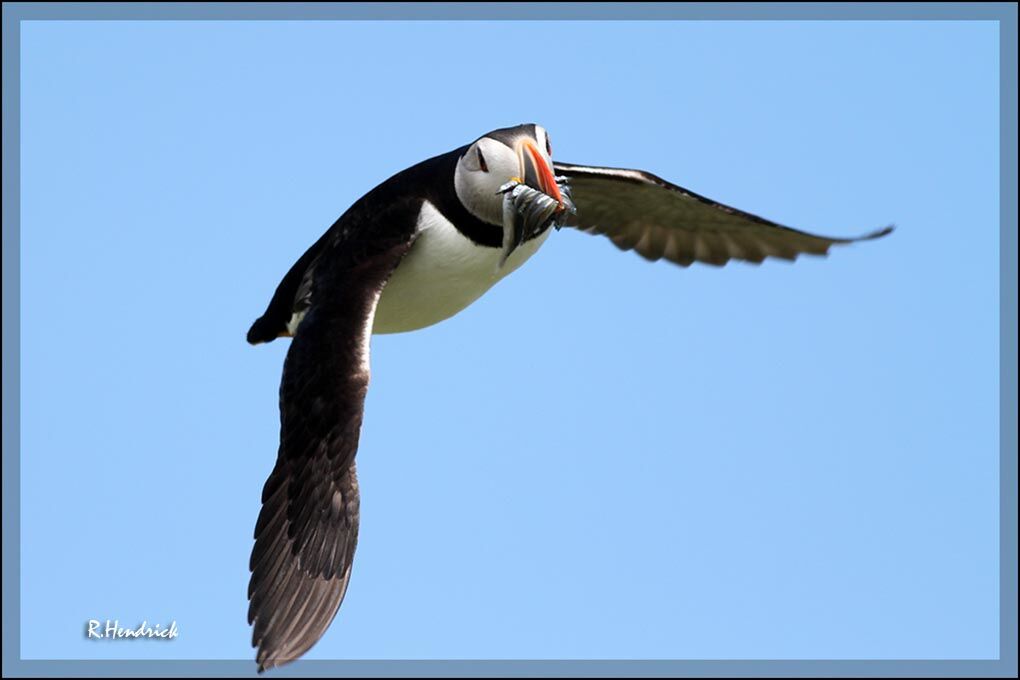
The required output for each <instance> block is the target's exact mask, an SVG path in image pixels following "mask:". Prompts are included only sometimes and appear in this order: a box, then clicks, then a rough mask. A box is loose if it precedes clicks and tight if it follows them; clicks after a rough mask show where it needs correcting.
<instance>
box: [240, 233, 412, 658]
mask: <svg viewBox="0 0 1020 680" xmlns="http://www.w3.org/2000/svg"><path fill="white" fill-rule="evenodd" d="M404 220H405V221H404V223H407V216H404ZM411 224H412V225H413V220H411ZM363 226H366V225H358V224H357V223H348V224H346V225H344V226H343V228H341V229H338V230H336V231H335V235H334V236H333V237H331V238H330V239H329V241H328V243H327V244H325V245H324V250H323V252H322V253H320V255H319V259H318V264H317V265H316V267H315V276H314V278H313V280H312V284H311V288H312V290H311V292H310V296H309V300H310V306H309V307H308V310H307V312H306V313H305V316H304V318H303V320H302V321H301V322H300V325H299V326H298V328H297V332H296V334H295V336H294V339H293V341H292V342H291V346H290V349H289V350H288V352H287V358H286V360H285V362H284V367H283V380H282V383H281V385H280V449H279V453H278V455H277V461H276V466H275V468H274V469H273V472H272V474H270V476H269V479H268V481H267V482H266V485H265V487H264V488H263V490H262V511H261V513H260V514H259V518H258V522H257V524H256V527H255V547H254V549H253V550H252V554H251V563H250V568H251V572H252V575H251V582H250V584H249V586H248V598H249V600H250V606H249V609H248V622H249V623H251V624H253V626H254V629H253V632H252V645H253V646H255V647H257V648H258V652H257V654H256V660H257V661H258V664H259V669H260V670H263V669H266V668H271V667H273V666H278V665H280V664H282V663H286V662H288V661H292V660H294V659H296V658H297V657H299V656H300V655H301V654H303V653H304V652H305V651H307V650H308V649H309V648H310V647H311V646H312V645H313V644H315V642H316V641H317V640H318V639H319V638H320V637H321V636H322V634H323V633H324V632H325V630H326V628H327V627H328V626H329V624H330V622H331V621H332V620H333V617H334V616H335V615H336V612H337V610H338V608H339V607H340V602H341V601H342V600H343V597H344V592H345V591H346V590H347V583H348V581H349V579H350V576H351V561H352V559H353V557H354V548H355V546H356V544H357V539H358V506H359V496H358V482H357V478H356V475H355V468H354V455H355V453H356V452H357V448H358V437H359V434H360V430H361V419H362V409H363V407H364V402H365V393H366V391H367V389H368V378H369V360H368V352H369V347H368V342H369V336H370V335H371V324H372V319H373V317H374V314H375V307H376V304H377V303H378V300H379V296H380V294H381V292H382V289H383V286H384V285H385V283H386V280H387V279H388V278H389V276H390V274H391V273H392V271H393V269H394V267H395V266H396V265H397V264H398V263H399V261H400V258H401V257H402V256H403V255H404V253H406V251H407V249H408V248H409V247H410V244H411V242H412V241H413V231H410V232H408V231H403V232H401V233H396V232H394V233H393V234H389V235H383V234H381V233H379V232H378V231H377V230H373V229H363V228H360V227H363ZM357 235H361V236H362V237H361V238H355V236H357Z"/></svg>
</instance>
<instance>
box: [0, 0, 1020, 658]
mask: <svg viewBox="0 0 1020 680" xmlns="http://www.w3.org/2000/svg"><path fill="white" fill-rule="evenodd" d="M127 19H134V20H157V21H158V20H167V19H175V20H217V19H233V20H238V19H243V20H280V19H290V20H295V19H298V20H317V19H319V20H322V19H333V20H348V21H350V20H369V19H374V20H382V19H405V20H406V19H417V20H430V19H431V20H438V19H442V20H471V19H475V20H477V19H489V20H492V19H540V20H561V19H586V20H677V19H683V20H688V21H691V20H733V19H743V20H775V19H784V20H790V19H794V20H796V19H800V20H811V19H816V20H821V19H828V20H845V19H853V20H886V21H888V20H957V21H959V20H985V21H998V22H999V50H1000V52H999V77H1000V88H999V96H1000V103H999V106H1000V111H999V114H1000V115H999V125H1000V137H999V140H1000V146H1001V155H1000V175H999V176H1000V201H1001V205H1000V223H999V228H1000V237H999V238H1000V242H999V245H1000V277H1001V278H1000V282H999V295H1000V299H999V303H1000V319H999V323H1000V345H999V347H1000V349H999V351H1000V369H999V370H1000V374H1001V379H1000V401H999V408H1000V428H1001V431H1000V468H999V480H1000V481H999V483H1000V495H999V499H1000V524H999V528H1000V537H999V538H1000V541H999V551H1000V558H999V559H1000V564H999V578H1000V585H999V596H1000V609H999V616H1000V621H999V636H1000V640H999V654H1000V657H999V659H998V660H993V661H936V660H931V661H929V660H893V661H877V660H876V661H842V660H826V661H795V660H748V661H722V660H720V661H713V660H676V661H642V660H633V661H584V660H569V661H568V660H564V661H505V660H503V661H501V660H489V661H424V660H422V661H413V660H408V661H311V660H309V661H302V662H301V663H298V664H293V665H291V666H287V667H284V668H280V669H276V670H274V671H273V674H274V675H277V676H279V677H303V676H312V677H326V676H329V677H393V676H416V677H476V676H490V677H491V676H502V677H521V676H553V677H620V676H644V677H674V676H677V675H685V676H698V677H727V676H742V677H748V676H758V677H811V676H832V677H884V676H901V677H903V676H913V677H917V676H923V677H961V676H969V677H1016V675H1017V190H1016V187H1017V5H1016V4H1015V3H876V4H857V3H832V4H827V3H803V4H802V3H762V4H755V3H728V4H716V3H687V4H678V3H627V4H617V3H605V4H596V3H541V4H539V3H520V2H516V3H489V4H479V3H243V4H242V3H131V4H128V3H4V5H3V34H2V37H3V194H2V198H3V259H2V263H3V276H2V278H3V316H2V320H3V362H2V368H3V392H2V396H3V468H2V470H3V501H2V509H3V566H4V569H3V590H2V594H3V623H4V626H3V675H4V676H5V677H12V676H19V677H53V676H64V677H67V676H86V677H89V676H98V677H135V676H148V677H174V676H187V677H203V676H229V677H235V676H252V675H254V673H255V664H254V662H252V661H250V660H247V661H158V660H154V661H91V660H89V661H84V660H83V661H36V660H32V661H25V660H22V659H21V658H20V652H21V635H20V612H21V592H20V583H21V578H20V576H21V573H20V546H21V530H20V529H21V515H20V510H21V503H20V500H21V499H20V479H21V461H20V441H21V436H20V435H21V433H20V415H21V411H20V393H21V375H20V371H21V344H20V342H21V335H20V320H21V316H20V302H21V286H20V283H21V276H20V259H21V231H20V226H21V225H20V214H21V204H20V192H21V180H20V174H19V172H20V158H21V148H20V147H21V121H20V93H21V87H20V85H21V80H20V71H21V22H22V21H26V20H41V21H45V20H127Z"/></svg>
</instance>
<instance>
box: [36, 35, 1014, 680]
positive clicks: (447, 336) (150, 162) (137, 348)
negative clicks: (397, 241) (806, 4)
mask: <svg viewBox="0 0 1020 680" xmlns="http://www.w3.org/2000/svg"><path fill="white" fill-rule="evenodd" d="M997 55H998V32H997V27H996V25H995V24H994V23H990V22H966V23H965V22H946V21H941V22H929V23H923V22H889V23H881V22H842V23H824V22H796V23H789V22H775V21H771V22H691V23H685V22H660V23H654V22H588V23H585V22H576V23H574V22H549V23H541V22H520V23H512V22H499V23H486V22H463V23H445V22H420V23H414V22H398V21H393V22H378V23H377V22H361V23H342V22H320V23H314V22H290V23H276V22H250V23H242V22H237V23H231V22H208V23H200V22H162V23H156V22H153V23H135V22H116V23H107V22H68V23H58V22H47V23H38V22H29V23H27V24H24V25H23V28H22V110H21V111H22V166H21V167H22V213H21V217H22V224H21V229H22V237H21V238H22V240H21V247H22V253H21V264H22V273H21V276H22V289H21V303H22V308H21V309H22V328H21V340H22V345H21V348H22V404H21V408H22V480H21V488H22V494H23V495H22V498H23V505H22V520H21V521H22V541H23V545H22V554H21V567H22V572H21V579H22V629H21V636H22V653H23V655H24V656H25V657H27V658H175V659H177V658H180V659H210V658H215V659H220V658H223V659H248V658H251V654H252V652H251V650H250V647H249V636H250V631H249V628H248V626H247V625H246V622H245V614H246V609H247V602H246V598H245V595H246V587H247V580H248V572H247V564H248V555H249V551H250V549H251V545H252V539H251V534H252V529H253V527H254V523H255V518H256V515H257V513H258V509H259V494H260V491H261V487H262V484H263V482H264V480H265V477H266V476H267V474H268V473H269V471H270V469H271V467H272V465H273V461H274V458H275V455H276V446H277V434H278V432H277V428H278V415H277V389H278V383H279V377H280V369H281V366H282V361H283V357H284V354H285V352H286V349H287V345H286V342H277V343H273V344H272V345H268V346H262V347H257V348H252V347H249V346H247V345H246V344H245V343H244V333H245V331H246V330H247V328H248V325H249V324H250V322H251V321H252V320H253V319H254V318H255V317H256V316H258V315H259V314H261V312H262V310H263V309H264V307H265V304H266V303H267V302H268V299H269V297H270V295H271V294H272V292H273V290H274V288H275V286H276V284H277V282H278V280H279V278H280V277H281V276H282V275H283V274H284V273H285V272H286V270H287V269H288V268H289V267H290V265H291V264H292V262H293V261H294V260H295V259H296V258H297V257H298V256H299V255H300V254H301V253H302V252H303V251H304V249H305V248H306V247H307V246H308V245H309V244H311V243H312V242H313V241H314V240H315V239H316V238H317V237H318V236H319V235H320V234H321V233H322V232H323V231H324V230H325V229H326V228H327V227H328V226H329V225H330V224H331V223H332V221H333V220H334V219H335V218H336V217H337V216H338V215H339V214H340V213H341V212H343V210H345V209H346V208H347V206H348V205H349V204H350V203H351V202H353V201H354V200H355V199H357V198H358V197H359V196H360V195H361V194H363V193H364V192H365V191H367V190H369V189H371V188H372V187H373V186H375V185H376V184H377V183H379V182H380V181H382V180H383V179H385V178H386V177H388V176H389V175H391V174H392V173H394V172H396V171H398V170H401V169H403V168H405V167H407V166H408V165H411V164H413V163H415V162H417V161H419V160H422V159H424V158H426V157H429V156H432V155H435V154H437V153H441V152H444V151H447V150H449V149H451V148H454V147H457V146H459V145H461V144H463V143H466V142H468V141H471V140H473V139H474V138H475V137H477V136H478V135H480V134H482V133H484V132H486V131H487V130H490V129H493V128H497V127H502V126H506V125H513V124H517V123H521V122H531V121H534V122H538V123H541V124H542V125H544V126H545V127H547V128H548V130H549V131H550V135H551V137H552V142H553V149H554V153H555V157H556V158H557V159H559V160H564V161H569V162H577V163H591V164H602V165H612V166H623V167H635V168H642V169H646V170H649V171H651V172H654V173H656V174H659V175H661V176H663V177H666V178H668V179H671V180H673V181H675V182H677V183H678V184H681V185H683V186H686V187H689V188H691V189H693V190H694V191H697V192H699V193H703V194H706V195H708V196H711V197H713V198H716V199H717V200H721V201H724V202H727V203H730V204H732V205H735V206H737V207H740V208H742V209H745V210H748V211H751V212H755V213H758V214H761V215H763V216H766V217H769V218H772V219H775V220H777V221H780V222H783V223H786V224H790V225H792V226H796V227H800V228H804V229H807V230H811V231H816V232H819V233H823V234H831V235H851V234H856V233H860V232H864V231H867V230H870V229H873V228H877V227H880V226H883V225H885V224H888V223H890V222H892V223H895V224H896V225H897V231H896V232H895V233H894V234H893V235H892V236H890V237H889V238H887V239H885V240H882V241H879V242H874V243H867V244H862V245H858V246H853V247H849V248H844V249H837V250H835V251H834V252H833V254H832V255H831V256H830V257H829V258H828V259H811V258H805V259H803V260H802V261H800V262H797V263H796V264H793V265H790V264H787V263H782V262H769V263H765V264H764V265H762V266H760V267H753V266H749V265H741V264H730V265H729V266H727V267H725V268H723V269H715V268H711V267H706V266H694V267H691V268H689V269H681V268H678V267H675V266H672V265H669V264H666V263H659V264H656V265H652V264H649V263H647V262H645V261H644V260H642V259H641V258H639V257H638V256H636V255H634V254H630V253H622V252H619V251H617V250H616V249H615V248H614V247H613V246H612V245H611V244H610V243H609V242H608V241H606V240H604V239H601V238H595V237H592V236H588V235H585V234H581V233H576V232H571V231H570V230H564V231H562V232H559V233H556V234H554V235H553V238H550V239H549V241H548V242H547V244H546V246H545V247H544V248H543V249H542V251H540V252H539V253H538V255H537V256H536V257H534V258H533V259H532V260H531V261H530V262H529V263H528V264H527V265H526V266H524V267H523V268H522V269H521V270H520V271H519V272H517V273H516V274H515V275H514V276H512V277H510V278H509V279H507V280H506V281H504V282H502V283H500V284H499V285H498V286H497V287H496V288H494V289H493V290H492V291H491V292H490V293H489V294H488V295H486V296H485V297H483V298H482V299H481V300H480V301H479V302H478V303H476V304H475V305H474V306H472V307H470V308H468V309H467V310H466V311H465V312H463V313H461V314H460V315H458V316H457V317H454V318H453V319H451V320H449V321H447V322H444V323H442V324H439V325H437V326H434V327H431V328H429V329H426V330H423V331H419V332H416V333H410V334H403V335H391V336H378V337H376V338H375V339H374V340H373V344H372V353H373V355H372V362H373V382H372V386H371V389H370V393H369V397H368V401H367V412H366V418H365V424H364V430H363V434H362V439H361V448H360V453H359V456H358V466H359V474H360V479H361V488H362V527H361V536H360V542H359V547H358V553H357V558H356V561H355V567H354V575H353V578H352V582H351V587H350V590H349V592H348V595H347V599H346V601H345V603H344V605H343V607H342V609H341V611H340V614H339V616H338V617H337V619H336V620H335V621H334V623H333V625H332V627H331V629H330V630H329V631H328V632H327V634H326V635H325V637H324V638H323V639H322V641H321V642H320V643H319V644H318V645H317V646H316V647H315V648H313V650H312V651H311V652H310V653H309V654H308V655H307V658H324V659H329V658H356V659H376V658H380V659H382V658H385V659H399V658H506V659H527V658H695V659H707V658H724V659H741V658H846V659H867V658H880V659H892V658H994V657H995V656H997V653H998V623H997V622H998V538H997V537H998V511H997V507H998V434H997V433H998V406H997V404H998V401H997V395H998V263H999V255H998V186H999V183H998V163H999V158H998V61H997V59H998V57H997ZM90 618H99V619H107V618H116V619H119V620H120V621H121V622H122V623H125V624H133V625H137V623H139V622H140V621H141V620H142V619H147V620H148V621H150V622H168V621H170V620H171V619H174V620H176V621H177V623H178V626H179V629H180V637H179V638H178V639H176V640H174V641H173V642H169V643H168V642H150V641H146V642H131V643H124V642H118V643H110V642H104V643H96V642H89V641H86V640H85V639H84V636H83V634H82V633H83V630H84V623H85V621H86V620H88V619H90ZM253 669H254V664H253Z"/></svg>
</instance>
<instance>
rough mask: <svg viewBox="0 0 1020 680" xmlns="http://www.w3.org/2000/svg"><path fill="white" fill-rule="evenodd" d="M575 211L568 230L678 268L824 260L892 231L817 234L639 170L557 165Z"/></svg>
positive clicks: (889, 229) (566, 164) (558, 172)
mask: <svg viewBox="0 0 1020 680" xmlns="http://www.w3.org/2000/svg"><path fill="white" fill-rule="evenodd" d="M555 168H556V173H557V174H559V175H564V176H566V177H567V180H568V182H569V186H570V192H571V195H572V196H573V199H574V203H575V204H576V205H577V215H576V216H575V217H574V218H573V222H572V223H571V222H568V224H569V226H576V227H577V228H579V229H581V230H582V231H586V232H589V233H592V234H605V235H606V236H608V237H609V238H610V240H612V242H613V243H614V244H616V246H617V247H618V248H620V249H621V250H634V251H636V252H637V253H638V254H639V255H641V256H642V257H644V258H646V259H648V260H658V259H661V258H665V259H667V260H669V261H670V262H675V263H676V264H679V265H682V266H685V267H686V266H688V265H690V264H691V263H693V262H695V261H697V262H704V263H707V264H712V265H717V266H721V265H724V264H726V263H727V262H728V261H729V260H731V259H733V260H744V261H747V262H754V263H759V262H761V261H762V260H764V259H765V258H766V257H777V258H781V259H784V260H794V259H796V258H797V256H798V255H800V254H802V253H810V254H812V255H825V254H827V253H828V251H829V248H830V247H831V246H833V245H838V244H844V243H853V242H855V241H864V240H868V239H874V238H878V237H880V236H885V235H886V234H888V233H889V232H890V231H892V227H886V228H885V229H880V230H878V231H875V232H872V233H870V234H866V235H864V236H860V237H856V238H832V237H828V236H816V235H814V234H808V233H806V232H803V231H798V230H796V229H791V228H790V227H784V226H782V225H780V224H776V223H775V222H770V221H769V220H766V219H763V218H761V217H758V216H757V215H752V214H750V213H746V212H743V211H741V210H737V209H736V208H731V207H729V206H727V205H723V204H722V203H716V202H715V201H713V200H711V199H708V198H705V197H704V196H699V195H698V194H696V193H694V192H693V191H688V190H687V189H684V188H683V187H679V186H677V185H675V184H672V183H670V182H667V181H666V180H664V179H662V178H660V177H656V176H655V175H653V174H651V173H647V172H644V171H641V170H623V169H618V168H597V167H588V166H583V165H572V164H569V163H556V164H555Z"/></svg>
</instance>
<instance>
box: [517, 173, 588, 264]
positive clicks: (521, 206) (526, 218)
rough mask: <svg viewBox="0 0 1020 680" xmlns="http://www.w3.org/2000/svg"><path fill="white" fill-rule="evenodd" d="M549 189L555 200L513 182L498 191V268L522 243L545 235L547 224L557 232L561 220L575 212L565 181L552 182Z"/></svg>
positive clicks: (554, 180) (563, 179)
mask: <svg viewBox="0 0 1020 680" xmlns="http://www.w3.org/2000/svg"><path fill="white" fill-rule="evenodd" d="M551 174H552V173H550V175H551ZM553 186H555V187H556V191H555V193H556V198H554V197H552V196H550V195H549V194H547V193H545V192H542V191H539V190H538V189H535V188H533V187H531V186H528V185H527V184H522V183H521V182H518V181H516V180H514V181H510V182H507V183H506V184H504V185H503V186H501V187H500V188H499V192H498V193H501V194H503V254H502V256H501V257H500V259H499V267H500V268H502V267H503V265H504V264H505V263H506V260H507V258H508V257H510V254H511V253H513V251H514V250H516V249H517V247H518V246H519V245H521V244H522V243H523V242H524V241H525V240H526V239H528V238H530V237H532V236H536V235H538V234H540V233H542V232H543V231H545V229H546V228H548V226H549V223H550V222H553V224H554V225H555V226H556V227H557V228H559V227H560V223H561V221H562V220H565V219H566V217H567V216H568V215H572V214H573V213H575V212H576V209H575V208H574V202H573V201H572V200H571V198H570V191H569V189H568V188H567V184H566V178H563V177H560V178H554V179H553Z"/></svg>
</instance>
